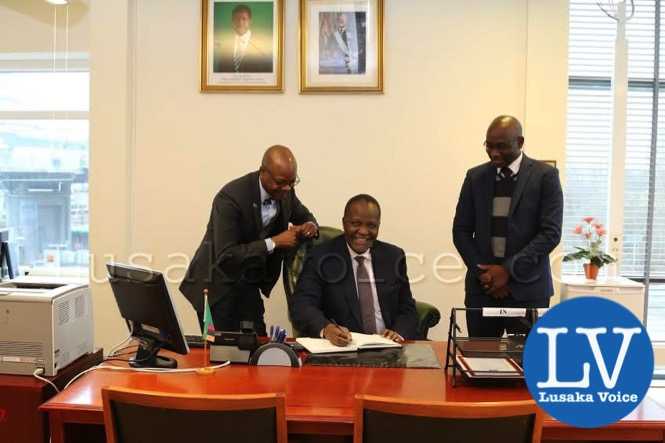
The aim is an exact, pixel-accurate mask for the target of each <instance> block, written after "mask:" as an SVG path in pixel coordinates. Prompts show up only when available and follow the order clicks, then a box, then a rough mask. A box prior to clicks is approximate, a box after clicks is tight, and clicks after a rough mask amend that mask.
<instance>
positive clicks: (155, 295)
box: [106, 263, 189, 368]
mask: <svg viewBox="0 0 665 443" xmlns="http://www.w3.org/2000/svg"><path fill="white" fill-rule="evenodd" d="M106 269H107V270H108V273H109V282H110V283H111V288H112V289H113V295H114V296H115V300H116V302H117V303H118V309H119V310H120V315H122V317H123V318H124V319H125V320H126V321H127V326H128V327H129V330H130V332H131V334H132V336H133V337H134V338H135V339H137V340H138V342H139V349H138V350H137V352H136V356H135V357H133V358H131V359H130V361H129V364H130V366H132V367H163V368H175V367H176V366H177V363H176V361H175V360H174V359H172V358H167V357H163V356H158V355H157V353H158V352H159V350H160V349H162V348H163V349H168V350H171V351H174V352H177V353H179V354H183V355H184V354H187V353H189V347H188V346H187V342H186V341H185V337H184V335H183V333H182V327H181V323H180V319H179V318H178V313H177V312H176V310H175V308H174V306H173V300H172V299H171V294H169V291H168V288H167V287H166V282H165V281H164V276H163V275H162V274H161V273H160V272H156V271H153V270H150V269H144V268H137V267H134V266H129V265H124V264H120V263H107V264H106Z"/></svg>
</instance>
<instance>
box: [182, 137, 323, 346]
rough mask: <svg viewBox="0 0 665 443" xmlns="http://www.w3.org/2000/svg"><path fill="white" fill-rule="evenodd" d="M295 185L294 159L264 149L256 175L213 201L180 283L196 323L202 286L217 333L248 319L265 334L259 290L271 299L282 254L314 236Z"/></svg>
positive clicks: (309, 216) (314, 229) (231, 186)
mask: <svg viewBox="0 0 665 443" xmlns="http://www.w3.org/2000/svg"><path fill="white" fill-rule="evenodd" d="M298 181H299V180H298V165H297V163H296V159H295V157H294V156H293V154H292V153H291V151H290V150H289V148H287V147H285V146H279V145H277V146H272V147H270V148H268V150H267V151H266V152H265V154H264V156H263V161H262V162H261V168H260V169H259V170H258V171H255V172H251V173H249V174H247V175H245V176H243V177H240V178H238V179H235V180H233V181H231V182H230V183H228V184H226V185H225V186H224V187H223V188H222V189H221V191H219V193H218V194H217V195H216V196H215V199H214V200H213V202H212V211H211V213H210V221H209V222H208V227H207V229H206V232H205V235H204V237H203V241H202V242H201V245H200V246H199V248H198V250H197V251H196V254H195V255H194V258H193V260H192V262H191V263H190V265H189V269H188V270H187V274H186V276H185V279H184V280H183V282H182V284H181V285H180V291H181V292H182V293H183V294H184V295H185V297H187V299H188V300H189V301H190V303H192V305H193V306H194V309H195V310H196V312H197V314H198V316H199V321H200V322H202V319H203V312H204V311H203V309H204V305H203V290H204V289H207V290H208V302H209V304H210V307H211V311H212V318H213V323H214V326H215V329H216V330H218V331H237V330H239V329H240V322H241V321H251V322H253V323H254V328H255V329H256V331H257V333H258V334H259V335H266V327H265V323H264V321H263V313H264V307H263V300H262V299H261V293H263V294H264V295H265V296H266V297H268V296H269V295H270V291H271V290H272V288H273V287H274V286H275V283H276V282H277V279H278V277H279V273H280V268H281V263H282V258H283V256H284V253H285V251H287V250H288V249H289V248H291V247H293V246H295V245H296V244H297V241H298V239H302V238H311V237H315V236H316V235H317V234H318V226H317V224H316V220H315V219H314V216H313V215H312V214H311V213H310V212H309V210H308V209H307V208H306V207H305V206H304V205H303V204H302V203H300V200H298V197H296V194H295V189H294V187H295V185H296V184H298ZM289 223H291V224H292V226H289ZM259 291H260V292H259Z"/></svg>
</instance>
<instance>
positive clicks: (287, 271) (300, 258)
mask: <svg viewBox="0 0 665 443" xmlns="http://www.w3.org/2000/svg"><path fill="white" fill-rule="evenodd" d="M341 234H342V230H340V229H337V228H333V227H330V226H320V227H319V238H316V239H312V240H308V241H306V242H304V243H302V244H301V245H300V246H299V247H298V249H296V250H295V252H294V253H292V254H291V255H289V256H287V257H286V258H285V259H284V269H283V271H282V276H283V279H284V289H285V291H286V297H287V298H290V297H292V296H293V292H294V290H295V288H296V283H297V282H298V276H300V272H302V268H303V265H304V263H305V255H306V254H307V252H308V251H309V250H310V249H312V248H313V247H315V246H317V245H320V244H321V243H323V242H325V241H327V240H331V239H333V238H335V237H337V236H339V235H341ZM416 315H417V316H418V329H417V334H416V339H417V340H425V339H427V332H428V331H429V329H430V328H432V327H434V326H436V325H437V324H438V323H439V320H441V313H440V312H439V310H438V309H437V308H436V307H434V306H433V305H431V304H429V303H425V302H422V301H416ZM293 335H294V336H296V337H297V336H298V331H297V330H296V329H295V328H293Z"/></svg>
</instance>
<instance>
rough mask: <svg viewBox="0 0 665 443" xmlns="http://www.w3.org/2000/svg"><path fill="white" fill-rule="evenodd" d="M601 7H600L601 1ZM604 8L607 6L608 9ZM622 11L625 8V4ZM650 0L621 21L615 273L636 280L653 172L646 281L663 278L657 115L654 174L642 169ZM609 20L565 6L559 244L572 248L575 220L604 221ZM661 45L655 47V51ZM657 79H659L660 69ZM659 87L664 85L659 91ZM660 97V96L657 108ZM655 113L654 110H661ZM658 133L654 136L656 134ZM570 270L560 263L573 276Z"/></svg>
mask: <svg viewBox="0 0 665 443" xmlns="http://www.w3.org/2000/svg"><path fill="white" fill-rule="evenodd" d="M605 3H606V4H607V2H605ZM608 6H609V5H608ZM627 10H628V12H630V6H629V5H628V6H627ZM654 13H655V1H654V0H637V1H635V15H634V16H633V17H632V18H631V19H630V20H629V21H628V23H627V26H626V37H627V39H628V45H629V56H628V75H629V91H628V111H627V122H626V159H625V184H624V192H625V196H624V203H623V204H624V245H623V257H622V260H621V263H620V270H621V274H622V275H625V276H628V277H634V278H638V279H639V278H642V277H643V276H644V265H645V246H646V232H647V229H646V228H647V209H648V205H649V193H648V189H649V187H648V184H649V176H650V174H654V173H655V174H656V195H655V198H654V199H653V204H654V210H655V211H654V214H655V217H654V223H653V242H652V254H651V277H652V278H655V279H657V278H665V186H663V185H665V183H663V177H665V140H664V139H663V136H665V131H664V129H665V116H663V115H659V118H658V145H657V158H658V161H657V163H656V168H655V170H651V167H650V155H651V120H652V83H653V66H654V45H653V40H654V32H655V21H654ZM615 30H616V22H615V21H614V20H612V19H611V18H609V17H608V16H607V15H605V13H603V11H601V9H600V8H599V7H598V6H597V4H596V2H595V1H589V0H572V1H571V2H570V34H569V39H570V40H569V89H568V122H567V127H568V130H567V141H566V190H565V192H566V208H565V212H564V247H565V250H566V252H569V251H570V250H572V249H573V247H574V246H575V245H577V244H579V239H577V238H576V236H575V235H574V234H573V233H572V230H573V228H574V227H575V225H576V224H578V223H579V222H580V220H581V218H582V217H583V216H586V215H592V216H595V217H598V218H600V219H601V220H602V221H603V222H607V221H608V217H609V212H608V211H609V202H610V199H611V198H612V196H611V195H609V189H610V187H609V183H610V180H611V177H610V171H611V154H612V153H611V149H612V146H611V136H612V129H611V125H612V90H611V76H612V72H613V70H614V40H615ZM662 43H663V42H662V41H661V48H662V47H663V45H662ZM660 77H661V78H660V79H659V81H660V82H663V80H664V79H665V68H663V64H661V74H660ZM663 89H664V90H665V88H663ZM664 95H665V93H663V92H661V94H660V101H661V102H660V103H659V104H660V109H661V110H662V109H664V108H663V102H662V100H663V98H664ZM661 114H662V112H661ZM661 133H662V134H661ZM577 267H578V266H575V265H569V264H567V265H566V268H567V269H566V271H568V272H575V270H576V269H577Z"/></svg>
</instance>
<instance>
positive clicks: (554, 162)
mask: <svg viewBox="0 0 665 443" xmlns="http://www.w3.org/2000/svg"><path fill="white" fill-rule="evenodd" d="M542 162H543V163H547V164H548V165H550V166H552V167H553V168H556V160H542Z"/></svg>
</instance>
